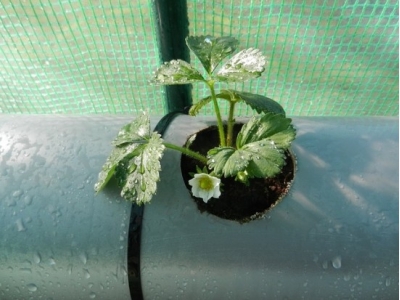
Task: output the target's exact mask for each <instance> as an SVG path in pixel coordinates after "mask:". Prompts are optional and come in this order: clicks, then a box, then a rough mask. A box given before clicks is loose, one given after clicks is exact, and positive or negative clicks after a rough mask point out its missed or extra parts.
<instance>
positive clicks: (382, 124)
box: [141, 116, 399, 299]
mask: <svg viewBox="0 0 400 300" xmlns="http://www.w3.org/2000/svg"><path fill="white" fill-rule="evenodd" d="M211 123H213V120H212V119H204V120H201V119H200V118H196V119H195V120H194V119H193V118H190V117H187V116H179V117H178V118H176V119H175V121H174V122H173V123H172V124H171V126H170V127H169V129H168V131H167V132H166V135H165V139H166V140H167V141H169V142H172V143H176V144H180V145H182V144H184V143H185V141H186V138H187V137H188V135H189V134H192V133H195V132H196V131H198V130H199V129H202V128H204V127H207V126H208V125H210V124H211ZM293 123H294V125H295V126H296V128H297V139H296V140H295V141H294V142H293V145H292V150H293V152H294V153H295V154H296V155H297V159H298V161H297V166H298V171H297V172H296V174H295V179H294V182H293V185H292V187H291V190H290V191H289V194H288V195H287V196H286V197H285V198H284V199H283V200H282V201H281V202H280V203H279V204H278V205H277V206H276V207H274V208H273V209H272V210H271V211H270V212H268V213H267V214H266V216H265V218H264V219H260V220H255V221H252V222H250V223H246V224H238V223H236V222H234V221H229V220H224V219H220V218H218V217H215V216H213V215H209V214H207V213H203V214H202V213H200V212H199V211H198V210H197V207H196V204H195V203H194V201H193V200H192V199H191V198H190V195H189V192H188V190H187V189H186V187H185V185H184V183H183V181H182V176H181V174H180V173H181V171H180V154H179V153H177V152H173V151H167V152H166V153H165V155H164V158H163V161H162V169H163V171H162V173H161V181H160V182H159V188H158V191H157V195H156V196H155V198H153V200H152V204H151V205H149V206H147V207H146V208H145V211H144V216H143V220H144V224H143V227H142V244H141V249H142V253H141V270H142V273H141V278H142V289H143V295H144V298H145V299H157V297H159V298H160V299H169V297H170V298H171V299H172V298H173V299H303V298H304V299H397V297H398V293H399V289H398V282H399V275H398V270H399V264H398V257H399V256H398V255H399V246H398V245H399V230H398V211H399V203H398V187H399V174H398V171H399V170H398V165H399V144H398V133H399V129H398V118H384V117H383V118H380V117H363V118H360V117H358V118H338V117H301V118H293Z"/></svg>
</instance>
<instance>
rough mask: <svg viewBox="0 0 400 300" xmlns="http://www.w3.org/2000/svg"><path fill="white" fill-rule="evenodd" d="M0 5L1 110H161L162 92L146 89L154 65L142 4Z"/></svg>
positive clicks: (110, 1)
mask: <svg viewBox="0 0 400 300" xmlns="http://www.w3.org/2000/svg"><path fill="white" fill-rule="evenodd" d="M4 2H8V3H7V4H0V17H1V21H2V24H1V26H0V36H1V39H0V65H1V67H0V70H1V71H0V72H1V73H0V74H1V77H2V78H1V79H0V99H1V101H0V112H6V113H111V114H113V113H131V112H136V111H137V110H140V109H141V108H144V107H147V105H148V104H150V109H155V110H156V111H160V103H162V102H163V101H162V100H161V101H160V99H162V94H161V90H155V89H153V88H151V87H148V85H147V80H148V78H147V74H149V73H150V72H151V71H153V68H154V67H155V66H156V65H157V64H158V63H159V59H158V52H157V46H156V38H155V34H154V32H153V31H152V27H151V26H150V27H149V26H148V24H152V23H153V21H152V17H153V14H152V9H151V5H150V4H148V3H147V2H148V1H137V2H135V1H122V0H121V1H114V0H108V1H89V0H83V1H74V0H71V1H51V0H48V1H46V0H42V1H35V0H30V1H4ZM133 3H135V4H133ZM145 29H146V30H145ZM149 29H150V30H149ZM149 98H150V99H158V101H157V103H153V102H152V101H150V102H148V101H147V100H148V99H149ZM161 110H162V104H161Z"/></svg>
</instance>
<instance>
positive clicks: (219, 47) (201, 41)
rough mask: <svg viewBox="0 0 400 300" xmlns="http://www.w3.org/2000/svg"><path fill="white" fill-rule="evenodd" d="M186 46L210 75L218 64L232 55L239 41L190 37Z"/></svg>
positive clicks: (225, 37) (223, 38) (211, 37)
mask: <svg viewBox="0 0 400 300" xmlns="http://www.w3.org/2000/svg"><path fill="white" fill-rule="evenodd" d="M186 44H187V45H188V47H189V48H190V50H192V51H193V53H194V54H195V55H196V56H197V57H198V59H199V60H200V62H201V63H202V65H203V67H204V69H205V70H206V71H207V73H208V74H211V73H212V72H213V71H214V70H215V68H216V67H217V66H218V64H219V63H220V62H221V61H222V60H223V59H224V58H225V57H227V56H228V55H230V54H232V53H233V52H234V51H235V50H236V47H237V46H238V45H239V41H238V40H237V39H235V38H233V37H230V36H223V37H213V36H210V35H206V36H189V37H187V38H186Z"/></svg>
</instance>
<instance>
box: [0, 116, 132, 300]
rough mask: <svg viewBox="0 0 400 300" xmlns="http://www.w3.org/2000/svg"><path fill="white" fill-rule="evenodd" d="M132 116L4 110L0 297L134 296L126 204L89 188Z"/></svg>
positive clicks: (114, 194) (0, 128) (109, 191)
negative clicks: (114, 141)
mask: <svg viewBox="0 0 400 300" xmlns="http://www.w3.org/2000/svg"><path fill="white" fill-rule="evenodd" d="M131 120H132V118H129V117H123V118H121V117H98V116H96V117H82V116H54V115H53V116H43V115H40V116H34V115H29V116H27V115H23V116H22V115H15V116H13V115H1V117H0V237H1V238H0V299H2V300H17V299H21V300H26V299H54V300H62V299H67V300H69V299H73V300H78V299H105V300H109V299H121V300H123V299H131V298H130V292H129V283H128V274H127V272H128V270H127V246H128V243H127V241H128V230H129V221H130V218H129V217H130V213H131V204H130V203H128V202H125V201H124V200H122V198H121V197H120V196H119V191H118V190H117V189H116V188H115V185H114V188H113V187H110V188H106V189H105V190H104V191H102V192H101V193H99V194H98V195H97V196H95V194H94V190H93V185H94V183H95V182H96V180H97V174H98V173H99V171H100V169H101V167H102V165H103V164H104V162H105V159H106V158H107V156H108V155H109V153H110V151H111V141H112V140H113V139H114V138H115V136H116V134H117V132H118V130H119V129H120V128H121V127H122V126H123V125H125V124H126V123H128V122H130V121H131Z"/></svg>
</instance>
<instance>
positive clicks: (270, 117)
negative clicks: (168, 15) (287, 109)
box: [208, 113, 296, 179]
mask: <svg viewBox="0 0 400 300" xmlns="http://www.w3.org/2000/svg"><path fill="white" fill-rule="evenodd" d="M295 135H296V131H295V130H294V128H293V126H292V124H291V119H288V118H286V117H284V116H283V115H281V114H273V113H268V114H266V115H263V116H262V117H259V116H256V117H253V118H251V119H250V120H249V122H248V123H246V124H245V125H243V127H242V129H241V130H240V132H239V134H238V136H237V139H236V148H237V149H235V148H232V147H218V148H214V149H211V150H210V151H209V152H208V166H209V167H210V168H212V169H213V171H214V172H215V173H216V174H217V175H219V176H225V177H233V176H236V177H237V178H239V177H240V176H239V175H240V174H246V176H245V177H246V178H247V177H248V178H252V177H257V178H264V177H272V176H275V175H276V174H278V173H279V172H280V171H281V169H282V167H283V164H284V162H285V156H284V151H285V150H286V149H287V148H288V147H289V146H290V144H291V141H292V140H293V139H294V138H295ZM239 179H240V178H239Z"/></svg>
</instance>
